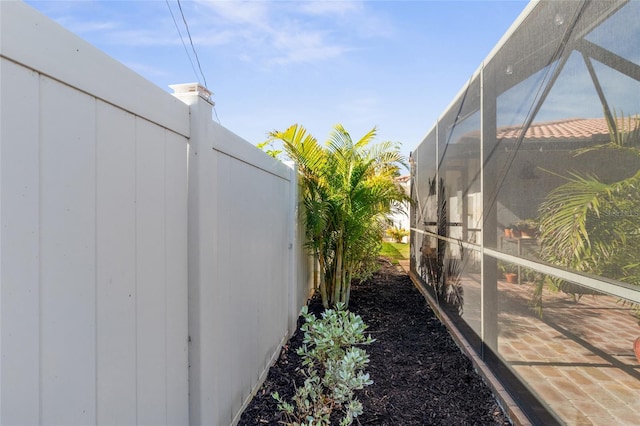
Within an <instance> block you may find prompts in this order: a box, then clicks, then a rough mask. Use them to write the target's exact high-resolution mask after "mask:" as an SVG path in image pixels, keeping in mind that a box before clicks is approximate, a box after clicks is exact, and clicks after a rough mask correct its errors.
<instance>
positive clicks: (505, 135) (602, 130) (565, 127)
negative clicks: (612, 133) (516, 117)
mask: <svg viewBox="0 0 640 426" xmlns="http://www.w3.org/2000/svg"><path fill="white" fill-rule="evenodd" d="M520 129H521V128H520V127H502V128H499V129H498V134H497V136H498V139H516V138H517V137H518V136H519V134H520ZM608 134H609V129H608V127H607V122H606V120H605V119H604V118H568V119H566V120H558V121H546V122H541V123H533V124H532V125H531V126H530V127H529V129H528V130H527V133H526V134H525V139H590V138H593V137H594V136H606V135H608Z"/></svg>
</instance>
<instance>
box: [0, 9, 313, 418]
mask: <svg viewBox="0 0 640 426" xmlns="http://www.w3.org/2000/svg"><path fill="white" fill-rule="evenodd" d="M0 31H1V33H0V61H1V62H0V355H1V358H0V424H2V425H14V424H15V425H18V424H65V425H73V424H76V425H88V424H153V425H160V424H172V425H182V424H208V425H226V424H232V423H234V422H235V421H237V418H238V415H239V413H240V412H241V410H242V409H243V406H244V404H246V402H247V401H248V400H249V398H250V394H251V392H252V391H253V390H254V389H255V387H256V386H257V385H258V384H259V383H260V381H261V380H262V379H263V378H264V375H265V372H266V370H267V369H268V367H269V365H270V363H271V361H272V360H273V359H274V357H275V356H277V354H278V352H279V346H280V344H281V343H282V342H283V341H284V339H286V338H287V337H288V335H289V333H291V332H292V331H293V329H294V328H295V319H296V317H297V314H298V311H299V309H300V307H301V306H302V304H303V303H304V302H305V300H306V297H307V295H308V292H309V282H310V280H309V273H308V268H307V266H306V265H307V264H308V262H307V259H306V257H305V256H304V253H303V251H302V248H301V242H300V241H299V238H298V235H299V232H298V226H299V225H298V224H297V222H296V213H295V211H296V205H297V193H296V187H297V184H296V179H295V172H294V170H293V169H291V168H289V167H287V166H285V165H283V164H282V163H280V162H277V161H275V160H273V159H271V158H270V157H268V156H267V155H265V154H264V153H262V152H261V151H259V150H258V149H256V148H255V147H253V146H251V145H250V144H249V143H247V142H245V141H244V140H241V139H240V138H239V137H237V136H235V135H234V134H232V133H231V132H229V131H227V130H226V129H224V128H223V127H221V126H219V125H217V124H216V123H213V122H212V121H211V103H210V101H209V100H208V99H207V93H206V90H204V89H203V88H200V87H198V86H197V85H182V86H177V87H176V91H177V92H183V93H176V94H175V96H172V95H169V94H167V93H166V92H164V91H163V90H161V89H159V88H157V87H155V86H153V85H152V84H150V83H149V82H148V81H146V80H144V79H143V78H142V77H140V76H138V75H137V74H135V73H133V72H132V71H131V70H129V69H127V68H126V67H124V66H123V65H121V64H119V63H117V62H116V61H114V60H113V59H111V58H109V57H107V56H106V55H104V54H103V53H101V52H100V51H98V50H97V49H95V48H94V47H92V46H91V45H89V44H87V43H86V42H84V41H82V40H81V39H79V38H78V37H76V36H74V35H72V34H71V33H69V32H68V31H66V30H65V29H64V28H62V27H60V26H58V25H57V24H55V23H53V22H52V21H50V20H49V19H47V18H45V17H43V16H42V15H40V14H39V13H38V12H36V11H34V10H33V9H31V8H30V7H29V6H27V5H25V4H23V3H21V2H15V1H2V2H0Z"/></svg>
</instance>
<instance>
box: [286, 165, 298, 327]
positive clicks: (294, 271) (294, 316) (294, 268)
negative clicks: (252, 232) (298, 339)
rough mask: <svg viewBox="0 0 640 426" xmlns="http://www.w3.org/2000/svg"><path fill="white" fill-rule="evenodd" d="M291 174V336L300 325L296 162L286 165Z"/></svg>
mask: <svg viewBox="0 0 640 426" xmlns="http://www.w3.org/2000/svg"><path fill="white" fill-rule="evenodd" d="M286 164H287V165H288V166H289V167H290V168H291V171H290V173H289V188H290V190H289V291H288V293H289V315H288V317H289V325H288V329H289V334H293V333H294V332H295V331H296V328H297V325H298V314H299V312H298V300H299V299H300V294H299V293H300V282H299V280H300V273H299V271H300V268H301V265H299V264H298V263H299V261H300V258H299V256H298V254H299V251H300V247H299V246H300V244H301V241H300V238H299V236H298V167H297V165H296V164H295V163H294V162H287V163H286Z"/></svg>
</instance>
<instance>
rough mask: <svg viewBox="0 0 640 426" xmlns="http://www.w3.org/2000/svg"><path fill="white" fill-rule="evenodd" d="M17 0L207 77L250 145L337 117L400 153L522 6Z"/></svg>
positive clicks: (129, 50)
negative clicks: (374, 132) (295, 127)
mask: <svg viewBox="0 0 640 426" xmlns="http://www.w3.org/2000/svg"><path fill="white" fill-rule="evenodd" d="M26 3H27V4H30V5H31V6H32V7H34V8H36V9H37V10H39V11H40V12H41V13H43V14H44V15H46V16H48V17H49V18H51V19H53V20H55V21H57V22H58V23H59V24H61V25H62V26H64V27H65V28H67V29H68V30H70V31H72V32H74V33H76V34H77V35H79V36H80V37H81V38H83V39H84V40H86V41H88V42H90V43H91V44H93V45H94V46H96V47H97V48H99V49H100V50H102V51H104V52H105V53H107V54H108V55H110V56H112V57H113V58H115V59H116V60H118V61H120V62H122V63H123V64H125V65H126V66H128V67H129V68H131V69H133V70H134V71H136V72H137V73H138V74H141V75H142V76H143V77H145V78H146V79H147V80H149V81H151V82H152V83H154V84H155V85H157V86H159V87H160V88H162V89H164V90H166V91H167V92H169V93H171V92H172V91H171V89H170V88H169V87H168V86H169V85H170V84H179V83H192V82H199V83H200V84H202V85H206V87H207V88H208V89H209V90H210V91H212V92H213V100H214V102H215V115H214V117H213V118H214V120H215V121H218V122H219V123H220V124H221V125H223V126H224V127H226V128H227V129H229V130H231V131H232V132H233V133H236V134H237V135H239V136H241V137H242V138H244V139H246V140H247V141H249V142H250V143H252V144H254V145H255V144H258V143H260V142H263V141H264V140H266V139H267V136H268V133H269V132H270V131H273V130H285V129H286V128H288V127H289V126H291V125H293V124H300V125H302V126H304V127H305V128H306V129H307V130H308V131H309V132H310V133H311V134H313V135H314V136H315V137H316V138H317V139H318V140H319V141H325V140H326V139H327V138H328V136H329V134H330V132H331V130H332V128H333V126H334V125H335V124H338V123H340V124H342V125H343V126H344V127H345V128H346V130H347V131H348V132H349V133H350V134H351V137H352V138H353V139H354V140H357V139H359V138H360V137H362V136H363V135H364V134H365V133H367V132H368V131H369V130H371V128H373V127H376V128H377V129H378V132H377V135H378V136H377V138H376V140H377V141H393V142H398V143H400V144H402V148H401V151H402V152H403V154H404V155H405V156H408V155H409V152H410V151H412V150H414V149H415V148H416V147H417V146H418V144H419V143H420V142H421V141H422V139H423V138H424V136H425V135H426V134H427V133H428V131H429V130H430V129H431V128H432V127H433V126H434V124H435V122H436V120H437V119H438V117H439V116H440V115H441V114H442V113H443V112H444V111H445V109H446V108H447V107H448V106H449V104H450V103H451V102H452V101H453V99H454V98H455V96H456V95H457V93H458V92H459V91H460V90H461V89H462V87H463V86H464V85H465V83H466V82H467V81H468V80H469V79H470V78H471V76H472V75H473V73H474V72H475V71H476V70H477V69H478V68H479V66H480V64H481V62H482V61H483V60H484V59H485V58H486V57H487V55H488V54H489V52H490V51H491V50H492V49H493V47H494V46H495V45H496V44H497V43H498V41H499V40H500V39H501V37H502V36H503V35H504V33H505V32H507V30H508V29H509V28H510V26H511V25H512V23H513V22H514V21H515V20H516V18H517V17H518V16H519V15H520V13H521V12H522V11H523V10H524V9H525V7H526V5H527V2H526V1H516V0H503V1H488V0H476V1H455V0H449V1H427V0H423V1H420V0H412V1H403V0H394V1H383V0H369V1H341V0H322V1H300V0H299V1H283V0H271V1H264V0H262V1H236V0H180V1H178V0H152V1H141V0H138V1H115V0H107V1H102V0H83V1H80V0H76V1H60V0H49V1H32V0H26ZM180 9H182V13H181V10H180ZM183 15H184V20H183ZM185 21H186V26H185ZM176 27H177V28H176ZM187 27H188V31H187ZM189 36H190V37H189ZM192 44H193V48H192ZM194 50H195V52H196V54H197V56H196V55H195V54H194ZM200 70H201V71H202V72H201V71H200ZM205 82H206V84H205Z"/></svg>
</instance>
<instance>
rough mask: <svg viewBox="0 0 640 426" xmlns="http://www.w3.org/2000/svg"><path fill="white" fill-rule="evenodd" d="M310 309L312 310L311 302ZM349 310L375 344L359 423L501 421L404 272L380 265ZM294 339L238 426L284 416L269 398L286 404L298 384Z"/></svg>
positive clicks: (315, 306)
mask: <svg viewBox="0 0 640 426" xmlns="http://www.w3.org/2000/svg"><path fill="white" fill-rule="evenodd" d="M309 306H310V311H311V312H315V313H319V312H321V311H322V305H321V304H320V303H319V302H318V301H317V300H315V299H312V300H311V302H310V305H309ZM349 310H350V311H352V312H354V313H356V314H358V315H360V316H361V317H362V319H363V320H364V322H365V324H367V325H368V326H369V328H368V329H367V331H368V332H369V333H370V334H371V336H372V337H373V338H375V339H376V341H375V342H374V343H373V344H372V345H369V346H365V347H364V348H365V349H366V351H367V353H368V354H369V356H370V363H369V365H368V367H367V369H366V371H367V372H369V374H370V376H371V379H372V380H373V382H374V384H373V385H371V386H368V387H366V388H364V389H363V390H362V391H360V394H359V396H358V397H359V399H360V401H361V402H362V403H363V406H364V413H363V414H362V415H361V416H360V417H358V418H357V419H356V421H354V424H358V423H359V424H361V425H394V426H396V425H403V426H405V425H509V424H510V423H509V421H508V420H507V418H506V417H505V415H504V414H503V412H502V410H501V409H500V406H499V405H498V404H497V402H496V400H495V398H494V397H493V396H492V394H491V391H490V390H489V389H488V388H487V386H486V385H485V384H484V382H483V381H482V379H481V378H480V376H478V374H477V373H476V372H475V371H474V369H473V366H472V364H471V361H469V359H468V358H467V357H466V356H465V355H464V354H463V353H462V352H461V351H460V349H459V348H458V347H457V346H456V344H455V343H454V342H453V340H452V338H451V336H450V335H449V333H448V331H447V329H446V328H445V327H444V326H443V325H442V324H441V323H440V321H439V320H438V319H437V318H436V316H435V315H434V313H433V311H432V310H431V308H430V307H429V305H428V304H427V303H426V302H425V300H424V298H423V297H422V295H421V294H420V293H419V292H418V290H416V288H415V287H414V286H413V284H412V282H411V280H410V279H409V277H408V276H407V274H406V273H404V272H399V271H398V269H397V268H396V267H391V266H388V265H386V264H383V265H382V268H381V269H380V271H378V272H377V273H376V274H374V276H373V277H372V278H371V279H370V280H367V281H364V282H361V283H354V284H353V286H352V291H351V302H350V306H349ZM301 342H302V333H301V332H299V331H298V332H296V333H295V334H294V335H293V336H292V338H291V339H290V341H289V343H288V344H287V345H286V346H285V347H284V348H283V349H282V352H281V354H280V358H279V359H278V360H277V361H276V363H275V364H274V365H273V367H271V369H270V370H269V375H268V377H267V379H266V380H265V382H264V384H263V386H262V388H261V389H260V390H259V391H258V393H257V395H256V396H255V397H254V398H253V400H252V402H251V403H250V405H249V406H248V407H247V409H246V410H245V412H244V413H243V415H242V418H241V419H240V423H239V424H240V425H246V426H248V425H278V424H282V423H281V422H282V421H283V420H284V418H283V416H282V415H281V413H280V412H278V410H277V407H276V405H277V404H276V402H275V401H274V400H273V398H272V397H271V393H272V392H275V391H277V392H279V393H280V395H281V396H283V397H284V398H285V399H286V400H288V401H291V397H292V396H293V393H294V391H295V386H300V385H301V383H302V379H301V374H299V373H297V372H296V369H297V368H298V367H299V365H300V364H299V362H300V358H299V357H298V355H297V354H296V352H295V349H296V348H298V347H299V346H300V344H301Z"/></svg>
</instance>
